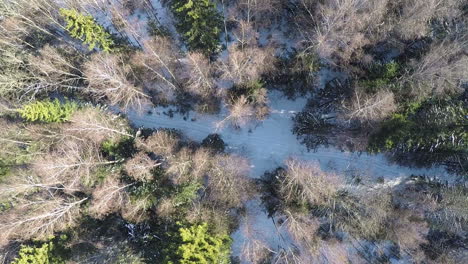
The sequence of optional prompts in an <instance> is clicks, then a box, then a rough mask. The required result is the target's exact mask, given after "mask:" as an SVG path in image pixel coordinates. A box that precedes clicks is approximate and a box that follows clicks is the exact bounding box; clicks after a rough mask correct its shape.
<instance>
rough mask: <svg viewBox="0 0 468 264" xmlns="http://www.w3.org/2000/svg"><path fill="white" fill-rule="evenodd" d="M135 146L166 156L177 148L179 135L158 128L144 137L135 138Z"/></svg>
mask: <svg viewBox="0 0 468 264" xmlns="http://www.w3.org/2000/svg"><path fill="white" fill-rule="evenodd" d="M137 146H138V147H139V148H141V149H143V150H145V151H147V152H153V153H155V154H156V155H162V156H163V157H166V156H170V155H172V154H173V153H174V152H175V151H176V150H177V148H178V146H179V137H178V135H177V134H175V133H174V132H170V131H166V130H158V131H156V132H154V133H153V134H152V135H151V136H149V137H148V138H146V139H141V138H137Z"/></svg>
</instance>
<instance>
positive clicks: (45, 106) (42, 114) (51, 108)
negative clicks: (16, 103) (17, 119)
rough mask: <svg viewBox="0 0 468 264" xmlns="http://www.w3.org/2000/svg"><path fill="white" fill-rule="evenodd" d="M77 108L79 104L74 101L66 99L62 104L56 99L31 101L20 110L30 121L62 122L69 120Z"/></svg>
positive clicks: (24, 117) (22, 115)
mask: <svg viewBox="0 0 468 264" xmlns="http://www.w3.org/2000/svg"><path fill="white" fill-rule="evenodd" d="M77 108H78V105H77V104H76V103H74V102H69V101H66V102H65V103H63V104H62V103H60V101H59V100H57V99H55V100H53V101H50V100H46V101H36V102H32V103H29V104H27V105H25V106H23V107H22V108H21V109H19V110H18V112H19V113H20V115H21V117H22V118H23V119H25V120H27V121H30V122H34V121H40V122H46V123H61V122H66V121H68V120H69V119H70V117H71V115H72V114H73V113H74V112H75V111H76V110H77Z"/></svg>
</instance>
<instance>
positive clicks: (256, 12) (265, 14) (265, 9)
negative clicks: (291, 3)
mask: <svg viewBox="0 0 468 264" xmlns="http://www.w3.org/2000/svg"><path fill="white" fill-rule="evenodd" d="M234 7H235V8H233V9H231V12H230V13H231V16H235V17H242V18H243V19H245V20H246V21H248V22H249V23H250V22H254V23H255V24H256V25H258V27H260V26H268V25H269V24H271V22H272V21H274V20H275V19H276V18H277V16H278V15H279V13H280V12H281V8H282V1H281V0H240V1H239V2H238V4H237V6H234ZM237 10H240V12H241V14H233V13H234V12H239V11H237Z"/></svg>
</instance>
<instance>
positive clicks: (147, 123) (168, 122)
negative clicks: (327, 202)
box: [128, 92, 454, 180]
mask: <svg viewBox="0 0 468 264" xmlns="http://www.w3.org/2000/svg"><path fill="white" fill-rule="evenodd" d="M270 101H271V108H272V113H271V114H270V116H269V118H268V119H266V120H265V121H263V122H262V123H260V124H257V125H256V126H251V127H248V128H243V129H240V130H235V129H232V128H230V127H225V128H222V129H218V128H217V126H216V124H217V123H218V122H219V121H221V120H222V119H223V117H222V116H220V115H216V116H213V115H198V114H196V113H189V116H188V117H187V118H185V120H184V118H183V116H181V115H179V114H174V116H173V117H172V118H171V117H169V115H167V114H164V112H167V111H169V110H170V108H155V109H152V114H150V115H148V114H142V115H139V114H137V113H135V112H129V113H128V117H129V119H130V120H131V121H132V122H133V124H134V125H135V126H137V127H146V128H174V129H178V130H180V131H182V132H183V133H184V134H185V135H186V136H187V137H189V138H191V139H193V140H197V141H201V140H203V139H204V138H205V137H206V136H208V135H209V134H211V133H218V134H220V135H221V136H222V139H223V140H224V141H225V143H226V144H227V145H228V149H229V150H230V151H231V152H234V153H237V154H240V155H243V156H245V157H247V158H248V159H249V160H250V162H251V166H252V170H251V177H252V178H259V177H261V176H262V175H263V173H264V172H265V171H267V170H272V169H275V168H277V167H278V166H281V165H282V164H283V162H284V160H286V159H287V158H289V157H296V158H299V159H303V160H309V161H316V162H319V163H320V165H321V167H322V168H323V169H325V170H332V171H336V172H337V173H343V172H345V173H346V172H349V171H351V170H358V171H361V173H362V176H367V177H369V180H371V179H373V180H375V179H378V178H384V179H386V180H396V179H398V178H404V177H407V176H410V175H411V174H416V175H426V176H429V177H435V178H441V179H444V180H449V179H454V176H453V175H451V174H449V173H448V172H447V171H446V170H445V169H444V168H443V167H433V168H409V167H404V166H399V165H397V164H393V163H390V162H389V161H388V160H387V159H386V158H385V156H384V155H383V154H376V155H372V154H368V153H361V154H360V153H352V152H342V151H340V150H338V149H336V148H333V147H329V148H319V149H317V151H315V152H309V151H307V149H306V148H305V146H303V145H302V144H301V143H300V142H299V141H298V140H297V138H296V136H295V135H293V134H292V132H291V128H292V120H291V117H292V116H293V115H294V114H295V113H297V112H299V111H301V110H302V108H303V107H304V105H305V103H306V99H305V98H300V99H298V100H296V101H291V100H287V99H285V98H283V97H282V96H281V93H279V92H271V93H270ZM192 119H195V120H194V121H191V120H192Z"/></svg>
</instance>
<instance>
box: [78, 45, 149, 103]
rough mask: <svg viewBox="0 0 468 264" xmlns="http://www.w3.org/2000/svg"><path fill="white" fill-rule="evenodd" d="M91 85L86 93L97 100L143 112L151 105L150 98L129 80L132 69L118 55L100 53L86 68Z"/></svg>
mask: <svg viewBox="0 0 468 264" xmlns="http://www.w3.org/2000/svg"><path fill="white" fill-rule="evenodd" d="M84 68H85V70H84V73H85V76H86V79H87V81H88V83H89V85H88V87H87V88H86V91H87V92H89V93H90V94H92V95H93V96H94V97H96V98H97V99H104V98H107V99H109V101H110V103H111V104H116V105H121V106H122V107H123V108H125V109H129V108H131V107H133V108H136V109H138V110H142V109H143V108H144V106H145V105H146V104H148V103H149V101H148V100H149V96H148V95H146V94H145V93H144V92H143V90H142V89H141V88H140V87H136V86H135V85H134V84H133V83H132V82H131V81H130V80H129V79H131V77H132V74H133V73H132V69H131V68H130V67H129V66H128V64H126V63H125V62H124V61H123V58H122V57H120V56H118V55H112V54H104V53H98V54H95V55H93V56H92V58H91V60H90V61H88V62H87V63H86V64H85V66H84Z"/></svg>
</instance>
